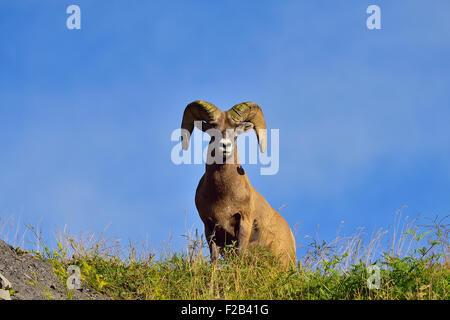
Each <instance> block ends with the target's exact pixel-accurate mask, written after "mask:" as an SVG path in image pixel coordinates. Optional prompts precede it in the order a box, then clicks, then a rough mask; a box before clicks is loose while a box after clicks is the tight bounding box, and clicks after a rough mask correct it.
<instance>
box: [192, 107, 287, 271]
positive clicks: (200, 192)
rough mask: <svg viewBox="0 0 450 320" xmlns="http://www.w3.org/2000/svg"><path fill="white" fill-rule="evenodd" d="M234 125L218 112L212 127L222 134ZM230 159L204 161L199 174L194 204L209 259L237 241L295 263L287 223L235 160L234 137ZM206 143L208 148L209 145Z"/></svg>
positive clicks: (243, 245) (285, 264)
mask: <svg viewBox="0 0 450 320" xmlns="http://www.w3.org/2000/svg"><path fill="white" fill-rule="evenodd" d="M237 126H238V125H237V124H236V123H235V122H233V121H232V120H231V119H230V117H229V115H228V114H227V113H221V114H220V116H219V117H218V119H217V120H216V121H214V123H213V125H212V127H214V128H215V129H218V130H220V131H221V132H222V134H223V135H224V136H225V134H226V129H235V128H236V127H237ZM230 138H231V140H232V141H234V143H233V150H234V152H233V154H232V157H234V161H233V163H223V164H217V163H212V164H207V165H206V172H205V174H204V175H203V177H202V178H201V180H200V182H199V184H198V187H197V191H196V195H195V204H196V207H197V210H198V212H199V215H200V218H201V219H202V221H203V223H204V225H205V235H206V237H207V239H208V243H209V247H210V252H211V260H212V261H215V260H216V259H217V258H218V255H219V253H220V254H222V255H223V253H224V248H225V246H226V245H231V244H233V243H235V244H237V249H238V251H245V250H246V249H248V248H254V247H263V248H266V249H267V250H268V251H269V252H271V253H272V254H274V255H275V256H277V257H278V258H279V259H280V260H281V261H282V263H283V265H284V266H288V265H292V264H294V263H295V239H294V237H293V235H292V232H291V229H290V228H289V225H288V223H287V222H286V220H284V219H283V217H282V216H281V215H280V214H279V213H278V212H277V211H276V210H274V209H273V208H272V207H271V206H270V205H269V203H268V202H267V201H266V199H264V197H263V196H261V195H260V194H259V193H258V191H256V190H255V189H254V188H253V187H252V185H251V184H250V181H249V179H248V176H247V174H246V173H245V171H244V169H243V168H242V166H241V165H240V164H239V159H238V154H237V147H236V138H237V135H235V136H234V137H230ZM212 142H213V141H211V143H210V148H211V146H212Z"/></svg>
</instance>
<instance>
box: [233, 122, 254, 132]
mask: <svg viewBox="0 0 450 320" xmlns="http://www.w3.org/2000/svg"><path fill="white" fill-rule="evenodd" d="M254 127H255V126H254V125H253V123H251V122H244V123H241V124H240V125H238V126H237V128H236V133H237V134H238V135H240V134H242V133H246V132H247V131H248V130H252V129H253V128H254Z"/></svg>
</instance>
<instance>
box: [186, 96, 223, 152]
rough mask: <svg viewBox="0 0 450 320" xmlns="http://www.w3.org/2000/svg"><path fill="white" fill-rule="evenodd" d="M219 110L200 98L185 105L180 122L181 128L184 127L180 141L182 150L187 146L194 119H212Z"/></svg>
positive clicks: (215, 117) (214, 118) (216, 115)
mask: <svg viewBox="0 0 450 320" xmlns="http://www.w3.org/2000/svg"><path fill="white" fill-rule="evenodd" d="M220 112H222V111H221V110H220V109H219V108H217V107H216V106H215V105H213V104H212V103H209V102H206V101H202V100H197V101H194V102H191V103H189V104H188V105H187V107H186V109H184V114H183V121H182V122H181V129H184V130H182V131H181V142H182V146H183V149H184V150H187V149H188V148H189V139H190V137H191V134H192V131H193V130H194V121H198V120H205V121H214V120H216V119H217V117H218V115H219V113H220ZM186 130H187V132H186Z"/></svg>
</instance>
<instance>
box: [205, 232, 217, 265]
mask: <svg viewBox="0 0 450 320" xmlns="http://www.w3.org/2000/svg"><path fill="white" fill-rule="evenodd" d="M205 236H206V241H207V242H208V246H209V255H210V259H211V262H212V263H214V262H216V261H217V259H218V258H219V248H218V247H217V245H216V242H215V239H214V236H215V230H214V229H212V230H211V229H210V228H208V226H207V225H205Z"/></svg>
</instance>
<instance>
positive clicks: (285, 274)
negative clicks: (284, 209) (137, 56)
mask: <svg viewBox="0 0 450 320" xmlns="http://www.w3.org/2000/svg"><path fill="white" fill-rule="evenodd" d="M444 220H445V219H442V220H440V221H438V220H437V219H435V220H434V221H433V223H432V224H431V225H427V226H421V227H418V226H416V225H415V224H414V223H415V222H416V221H415V220H413V221H410V222H406V223H403V222H400V217H399V216H397V221H396V222H395V223H394V227H393V230H391V232H390V233H389V231H388V230H386V231H384V230H381V229H380V230H378V231H376V232H374V233H373V234H372V236H371V237H370V238H369V240H367V241H365V240H364V239H365V237H364V232H363V231H361V230H360V231H359V232H357V233H356V234H353V235H351V236H338V237H337V238H336V239H334V240H333V241H331V242H326V241H323V240H322V241H319V240H318V239H317V237H316V238H312V237H308V236H307V237H305V238H304V239H303V240H304V241H307V242H306V243H305V245H301V246H299V250H301V252H303V253H304V254H302V256H301V258H300V260H299V261H298V263H297V266H296V267H295V268H291V269H290V270H284V269H283V268H280V265H279V264H278V262H277V261H276V259H274V258H273V257H272V256H271V255H270V254H268V253H267V252H265V251H264V250H262V249H258V250H253V251H252V252H250V253H248V254H247V255H238V256H234V255H230V257H229V258H227V259H226V260H225V259H220V261H218V262H217V263H216V264H211V263H210V262H209V259H208V256H207V250H206V247H205V242H204V240H203V239H202V237H200V236H198V235H196V236H193V237H192V236H188V237H186V249H184V250H181V251H179V252H170V251H168V252H165V254H161V255H160V256H157V255H156V254H154V253H152V252H150V251H149V250H147V249H144V248H141V249H137V246H136V245H135V244H130V245H129V246H128V248H123V247H122V246H121V245H120V242H118V241H114V240H111V239H106V238H104V237H103V235H100V236H99V237H95V236H79V237H77V238H75V237H74V236H71V235H70V234H68V233H67V232H65V231H63V232H61V233H60V235H59V238H58V239H59V240H58V245H57V248H56V249H55V250H50V249H48V248H45V247H44V249H42V250H41V252H40V253H39V256H40V257H42V258H44V259H48V260H49V261H50V262H51V263H52V264H53V267H54V270H55V273H56V274H57V275H58V276H59V277H60V279H61V281H62V282H63V283H65V282H66V280H67V277H68V275H67V273H66V271H65V270H67V267H68V266H69V265H72V264H75V265H78V266H79V267H80V269H81V274H82V281H83V283H84V285H88V286H90V287H91V288H93V289H95V290H97V291H98V292H101V293H103V294H106V295H108V296H110V297H111V298H113V299H358V300H359V299H363V300H365V299H445V300H447V299H449V288H450V263H449V259H448V257H449V255H448V253H449V243H448V228H447V225H445V224H444V223H443V221H444ZM41 246H42V245H41ZM124 252H125V254H124ZM125 256H126V257H125ZM371 265H376V266H377V267H378V268H379V271H380V283H379V288H378V289H376V288H372V289H369V288H368V283H367V282H368V279H369V278H370V277H371V276H372V275H373V274H369V272H368V267H369V266H371ZM372 278H373V277H372Z"/></svg>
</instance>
